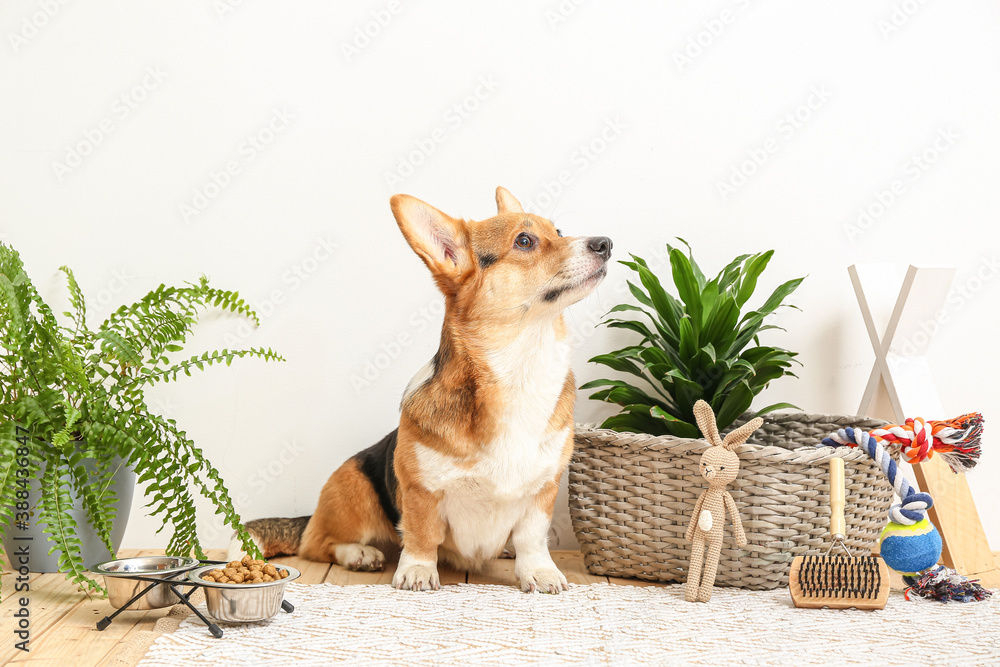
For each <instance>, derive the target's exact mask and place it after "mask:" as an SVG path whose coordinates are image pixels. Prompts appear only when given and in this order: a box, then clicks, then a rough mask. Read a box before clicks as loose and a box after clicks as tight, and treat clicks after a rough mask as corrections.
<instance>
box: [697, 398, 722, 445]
mask: <svg viewBox="0 0 1000 667" xmlns="http://www.w3.org/2000/svg"><path fill="white" fill-rule="evenodd" d="M694 419H695V421H696V422H698V428H700V429H701V432H702V434H703V435H704V436H705V439H706V440H708V444H710V445H715V446H716V447H721V446H722V438H720V437H719V427H718V426H716V425H715V413H714V412H712V406H711V405H709V404H708V403H706V402H705V401H702V400H699V401H698V402H697V403H695V404H694Z"/></svg>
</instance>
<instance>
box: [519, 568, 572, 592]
mask: <svg viewBox="0 0 1000 667" xmlns="http://www.w3.org/2000/svg"><path fill="white" fill-rule="evenodd" d="M521 590H522V591H524V592H526V593H534V592H536V591H537V592H539V593H552V594H553V595H556V594H558V593H559V592H560V591H568V590H569V584H567V583H566V577H564V576H563V573H562V572H560V571H559V570H557V569H555V568H539V569H537V570H531V571H530V572H526V573H525V574H524V575H523V576H521Z"/></svg>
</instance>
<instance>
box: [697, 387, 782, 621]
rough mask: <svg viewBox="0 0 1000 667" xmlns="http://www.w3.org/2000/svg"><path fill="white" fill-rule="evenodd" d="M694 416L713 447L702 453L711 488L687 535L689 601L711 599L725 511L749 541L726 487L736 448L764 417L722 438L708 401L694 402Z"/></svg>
mask: <svg viewBox="0 0 1000 667" xmlns="http://www.w3.org/2000/svg"><path fill="white" fill-rule="evenodd" d="M694 417H695V420H697V422H698V428H700V429H701V432H702V434H703V435H704V436H705V439H706V440H708V444H709V445H711V447H709V448H708V449H707V450H706V451H705V453H704V454H702V455H701V476H702V477H704V478H705V479H707V480H708V488H707V489H705V490H704V491H702V492H701V496H700V497H699V498H698V502H697V503H695V506H694V514H693V515H692V516H691V523H690V525H688V529H687V533H686V534H685V536H684V537H685V539H687V541H688V542H691V543H692V545H691V559H690V561H689V565H688V580H687V590H686V591H685V594H684V597H685V599H686V600H687V601H688V602H695V601H697V602H708V601H709V600H711V599H712V586H714V585H715V572H716V569H717V568H718V567H719V553H720V552H721V551H722V535H723V530H724V529H725V526H726V512H729V516H730V517H731V518H732V520H733V533H735V535H736V544H737V545H739V546H741V547H742V546H746V543H747V536H746V534H745V533H744V532H743V522H742V521H740V513H739V510H737V509H736V502H735V501H734V500H733V497H732V496H731V495H729V491H728V490H726V487H727V486H729V483H730V482H732V481H733V480H734V479H736V475H737V474H738V473H739V471H740V459H739V457H738V456H737V455H736V452H735V451H733V450H735V449H736V448H737V447H739V446H740V445H742V444H743V443H744V442H746V440H747V438H749V437H750V434H751V433H753V432H754V431H756V430H757V429H758V428H760V425H761V424H763V423H764V420H763V419H761V418H760V417H756V418H754V419H751V420H750V421H748V422H747V423H746V424H744V425H743V426H741V427H739V428H738V429H736V430H734V431H732V432H731V433H729V434H728V435H726V438H725V439H724V440H723V439H722V438H720V437H719V429H718V428H717V427H716V425H715V413H714V412H712V407H711V406H710V405H709V404H708V403H706V402H705V401H698V402H697V403H695V404H694ZM706 546H707V549H706Z"/></svg>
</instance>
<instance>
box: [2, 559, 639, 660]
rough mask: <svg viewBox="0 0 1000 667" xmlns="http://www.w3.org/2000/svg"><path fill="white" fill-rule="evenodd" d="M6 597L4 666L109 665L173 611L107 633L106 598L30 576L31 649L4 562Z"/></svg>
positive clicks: (489, 579)
mask: <svg viewBox="0 0 1000 667" xmlns="http://www.w3.org/2000/svg"><path fill="white" fill-rule="evenodd" d="M162 553H163V552H162V551H159V552H157V551H154V550H139V549H122V551H121V553H120V554H119V555H120V557H123V558H124V557H128V556H147V555H155V554H162ZM208 556H209V558H211V559H216V560H217V559H222V558H225V551H223V550H218V551H210V552H209V553H208ZM552 557H553V558H554V559H555V561H556V564H557V565H558V566H559V568H560V569H561V570H562V571H563V573H564V574H565V575H566V578H567V579H568V580H569V581H570V583H576V584H590V583H595V582H607V581H610V582H611V583H615V584H622V585H630V586H636V585H638V586H649V585H656V584H648V583H646V582H641V581H634V580H630V579H615V578H611V579H610V580H609V578H608V577H595V576H593V575H590V574H588V573H587V572H586V570H585V569H584V566H583V559H582V557H581V555H580V552H578V551H554V552H552ZM272 562H275V563H285V564H287V565H291V566H292V567H294V568H296V569H298V570H300V571H301V572H302V577H301V578H299V579H298V581H299V583H305V584H318V583H323V582H328V583H331V584H340V585H350V584H388V583H390V582H391V581H392V573H393V571H394V570H395V564H394V563H390V564H389V565H388V566H387V567H386V568H385V570H383V571H382V572H351V571H349V570H345V569H344V568H342V567H339V566H337V565H329V564H326V563H313V562H310V561H305V560H301V559H299V558H295V557H288V558H274V559H272ZM3 566H4V567H3V570H4V573H5V574H4V575H3V600H2V604H0V618H2V619H3V626H2V633H0V636H2V641H3V645H2V646H0V665H6V664H8V663H14V664H18V663H21V662H30V663H31V665H32V666H33V667H40V666H41V665H52V666H54V667H55V666H58V667H77V666H79V667H90V666H91V665H102V664H106V663H107V662H108V661H109V660H110V658H111V657H112V656H113V655H114V653H115V652H116V651H117V650H118V648H119V646H120V645H121V644H122V643H123V642H126V641H128V640H129V638H130V635H131V633H134V632H139V631H142V630H152V629H153V626H154V625H155V624H156V621H157V619H159V618H160V617H161V616H165V615H166V614H167V613H168V612H169V611H170V610H169V609H156V610H152V611H127V612H123V613H122V614H121V615H120V616H118V617H117V618H116V619H115V620H114V621H113V622H112V623H111V625H110V626H108V628H107V629H106V630H104V631H103V632H99V631H98V630H97V629H96V627H95V624H96V623H97V621H99V620H100V619H102V618H104V617H105V616H107V615H109V614H110V613H111V612H112V611H114V610H113V609H112V607H111V605H110V604H108V601H107V600H105V599H103V598H99V597H96V596H95V597H93V598H88V597H87V596H86V595H84V594H83V593H80V592H78V591H77V590H76V589H75V587H74V586H73V585H72V584H70V583H69V582H68V581H66V579H65V578H64V577H63V575H61V574H34V575H31V581H30V584H31V597H30V599H31V602H30V607H29V611H30V614H31V629H30V632H31V643H30V644H29V648H30V649H31V650H30V652H28V653H25V652H23V651H19V650H17V649H15V648H14V646H13V644H14V641H15V640H14V639H13V635H12V634H11V632H10V629H11V628H12V626H13V623H12V621H13V613H14V612H15V611H16V609H17V608H18V603H17V596H16V595H15V594H14V585H13V583H12V580H11V579H10V578H9V574H7V572H8V571H9V568H8V567H7V565H6V563H4V564H3ZM440 575H441V583H442V584H443V585H447V584H455V583H461V582H468V583H474V584H510V585H516V582H515V579H514V561H513V560H496V561H492V562H490V563H489V564H488V565H487V567H486V569H485V570H484V571H483V572H479V573H466V572H459V571H456V570H451V569H449V568H445V567H442V568H440Z"/></svg>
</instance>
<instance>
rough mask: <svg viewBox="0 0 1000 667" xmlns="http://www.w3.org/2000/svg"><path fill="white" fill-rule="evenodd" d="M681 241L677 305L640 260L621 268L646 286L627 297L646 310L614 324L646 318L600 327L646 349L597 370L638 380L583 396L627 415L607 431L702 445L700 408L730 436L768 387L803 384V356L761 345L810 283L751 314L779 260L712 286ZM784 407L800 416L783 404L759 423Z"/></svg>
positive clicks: (603, 360) (627, 351) (675, 258)
mask: <svg viewBox="0 0 1000 667" xmlns="http://www.w3.org/2000/svg"><path fill="white" fill-rule="evenodd" d="M679 240H680V241H681V242H682V243H684V245H685V246H687V248H688V253H687V254H685V253H684V252H682V251H681V250H680V249H678V248H674V247H672V246H670V245H669V244H668V245H667V249H668V250H669V256H670V269H671V277H672V282H673V285H674V288H675V289H676V292H677V297H675V296H673V295H672V294H670V293H668V292H667V290H666V289H664V287H663V285H662V284H661V282H660V279H659V278H658V277H657V276H656V274H654V273H653V272H652V271H651V270H650V268H649V266H648V264H647V263H646V261H645V260H643V259H642V258H641V257H636V256H635V255H632V260H633V261H631V262H628V261H622V262H621V264H624V265H625V266H627V267H628V268H629V269H631V270H632V271H634V272H635V273H637V274H638V276H639V283H640V284H641V286H640V285H636V284H634V283H633V282H631V281H629V282H628V287H629V289H630V290H631V292H632V295H633V296H634V297H635V298H636V300H637V301H638V302H639V304H640V305H634V304H628V303H624V304H621V305H618V306H615V307H614V308H612V309H611V311H610V312H609V313H608V314H609V315H610V314H611V313H630V312H635V313H639V314H640V317H639V318H638V319H622V318H616V317H612V318H608V319H606V320H605V321H604V322H602V324H604V325H605V326H608V327H611V328H615V329H628V330H630V331H633V332H635V333H636V334H638V335H639V336H641V339H640V340H639V341H638V342H636V343H634V344H632V345H629V346H628V347H624V348H622V349H620V350H616V351H614V352H609V353H608V354H601V355H598V356H596V357H594V358H593V359H591V360H590V361H592V362H595V363H598V364H603V365H604V366H607V367H609V368H611V369H613V370H615V371H618V372H620V373H625V374H628V375H632V376H634V377H635V380H633V381H624V380H617V379H611V380H594V381H592V382H588V383H586V384H584V385H583V386H582V387H581V389H595V388H600V391H598V392H596V393H594V394H593V395H592V396H591V398H593V399H597V400H601V401H606V402H608V403H616V404H618V405H620V406H622V410H621V412H620V413H619V414H616V415H613V416H611V417H609V418H608V419H606V420H605V421H604V423H603V424H602V427H604V428H610V429H615V430H618V431H632V432H637V433H652V434H654V435H668V434H669V435H674V436H678V437H686V438H697V437H700V436H699V431H698V427H697V426H696V425H695V418H694V412H693V410H694V404H695V403H696V402H697V401H698V400H699V399H704V400H705V401H706V402H708V404H709V405H711V406H712V410H713V411H714V412H715V414H716V421H717V424H718V427H719V430H720V431H722V430H725V429H726V427H728V426H730V425H731V424H732V423H733V421H734V420H735V419H736V418H737V417H738V416H740V415H741V414H742V413H744V412H745V411H747V410H748V409H749V408H750V403H751V402H752V401H753V399H754V396H756V395H757V394H758V393H760V392H761V391H762V390H763V389H764V388H765V387H767V385H768V383H770V382H771V381H772V380H776V379H778V378H780V377H781V376H783V375H795V374H794V373H792V372H791V370H790V368H791V366H792V363H793V362H794V363H799V362H798V360H797V359H795V356H796V353H795V352H789V351H788V350H786V349H784V348H780V347H769V346H765V345H761V344H760V340H759V338H758V335H759V334H760V333H761V332H762V331H766V330H769V329H781V327H778V326H776V325H774V324H765V319H766V318H767V316H768V315H770V314H771V313H773V312H775V311H776V310H778V309H779V308H781V307H783V306H789V304H786V303H785V302H784V301H785V298H786V297H788V296H789V295H790V294H791V293H792V292H794V291H795V288H797V287H798V286H799V284H800V283H801V282H802V280H803V279H802V278H796V279H794V280H789V281H788V282H785V283H783V284H781V285H780V286H779V287H778V288H777V289H775V290H774V292H773V293H772V294H771V295H770V296H769V297H768V298H767V299H766V300H765V301H764V303H763V304H762V305H760V306H759V307H758V308H757V309H756V310H748V311H747V312H745V313H744V312H742V311H743V307H744V306H745V305H746V304H747V302H748V301H750V299H751V297H752V296H753V293H754V290H755V289H756V287H757V279H758V278H759V277H760V274H761V273H762V272H763V271H764V269H765V268H766V267H767V264H768V262H769V261H770V259H771V255H773V254H774V251H773V250H768V251H766V252H762V253H758V254H756V255H740V256H739V257H737V258H736V259H734V260H733V261H732V262H730V263H729V264H728V265H726V267H725V268H723V269H722V270H721V271H720V272H719V274H718V275H717V276H715V277H714V278H712V279H711V280H709V279H708V278H706V277H705V274H704V273H703V272H702V270H701V268H700V267H699V266H698V263H697V262H696V261H695V259H694V255H693V254H692V253H691V249H690V246H688V245H687V242H686V241H684V240H683V239H679ZM678 297H679V298H678ZM791 307H794V306H791ZM782 331H783V329H782ZM785 407H795V406H794V405H791V404H789V403H775V404H773V405H769V406H767V407H765V408H761V409H760V410H758V411H757V414H758V415H760V414H764V413H767V412H770V411H772V410H777V409H779V408H785Z"/></svg>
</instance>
